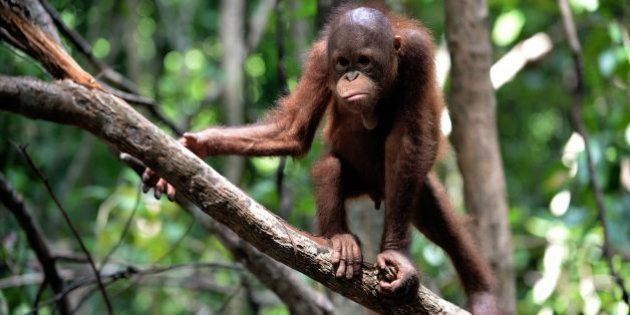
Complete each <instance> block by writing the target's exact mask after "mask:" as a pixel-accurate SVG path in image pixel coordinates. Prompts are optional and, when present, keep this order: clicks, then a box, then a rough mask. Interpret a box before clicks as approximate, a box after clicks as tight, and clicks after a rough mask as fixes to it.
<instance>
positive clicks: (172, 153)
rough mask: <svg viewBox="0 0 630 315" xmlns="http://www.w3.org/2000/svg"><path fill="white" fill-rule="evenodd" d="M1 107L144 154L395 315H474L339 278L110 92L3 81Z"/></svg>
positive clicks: (302, 241)
mask: <svg viewBox="0 0 630 315" xmlns="http://www.w3.org/2000/svg"><path fill="white" fill-rule="evenodd" d="M33 95H37V97H33ZM0 110H5V111H10V112H14V113H18V114H22V115H25V116H27V117H31V118H34V119H45V120H50V121H54V122H57V123H63V124H69V125H74V126H77V127H80V128H82V129H85V130H87V131H89V132H91V133H92V134H94V135H96V136H97V137H99V138H100V139H102V140H103V141H107V142H109V143H111V144H112V145H114V146H115V147H116V148H118V149H119V150H120V151H123V152H128V153H129V154H131V155H132V156H136V157H139V158H140V159H141V160H142V161H143V162H144V163H145V164H146V165H147V166H149V167H150V168H152V169H154V170H156V171H157V172H158V174H159V175H160V176H162V177H163V178H165V179H166V180H168V181H169V182H170V183H172V184H173V185H174V186H175V188H176V189H177V191H178V192H180V193H181V194H182V195H183V196H184V197H185V198H187V199H188V200H190V201H191V202H193V203H194V204H195V205H196V206H198V207H199V208H200V209H201V210H202V211H203V212H205V213H206V214H208V215H210V216H211V217H213V218H214V219H216V220H217V221H219V222H221V223H223V224H224V225H226V226H227V227H228V228H230V229H231V230H232V231H234V232H235V233H236V234H238V235H239V236H240V237H241V238H242V239H243V240H245V241H247V242H248V243H250V244H252V245H253V246H255V247H256V248H257V249H258V250H260V251H262V252H263V253H265V254H267V255H269V256H271V257H272V258H274V259H276V260H278V261H280V262H282V263H284V264H285V265H287V266H289V267H291V268H293V269H296V270H298V271H300V272H302V273H304V274H306V275H307V276H309V277H311V278H313V279H315V280H316V281H318V282H320V283H322V284H324V285H325V286H327V287H329V288H330V289H332V290H334V291H336V292H338V293H340V294H343V295H345V296H346V297H348V298H350V299H352V300H354V301H356V302H358V303H360V304H362V305H364V306H366V307H368V308H370V309H373V310H375V311H377V312H388V313H389V312H393V313H418V314H440V313H446V314H465V313H466V312H465V311H463V310H461V309H459V308H458V307H457V306H455V305H453V304H451V303H449V302H447V301H445V300H442V299H440V298H439V297H437V296H436V295H435V294H433V293H432V292H431V291H429V290H428V289H426V288H424V287H421V288H420V289H419V291H418V296H417V298H415V299H413V300H412V301H411V302H410V303H409V304H406V305H399V306H391V305H385V304H383V303H382V302H381V299H380V298H379V296H378V293H377V290H376V288H377V287H378V279H377V278H378V270H377V268H376V267H375V266H374V265H372V264H369V263H366V264H365V268H364V271H363V274H362V277H361V278H359V279H352V280H347V279H337V278H335V276H334V273H333V265H332V262H331V252H332V250H331V248H330V247H328V246H327V244H326V242H325V241H324V240H323V239H319V238H316V237H314V236H312V235H309V234H308V233H305V232H303V231H300V230H298V229H296V228H294V227H292V226H291V225H289V224H288V223H286V222H285V221H284V220H282V219H280V218H278V217H277V216H275V215H274V214H273V213H271V212H269V211H268V210H266V209H265V208H264V207H263V206H261V205H260V204H258V203H256V202H255V201H254V200H252V199H251V198H250V197H248V196H247V195H246V194H245V193H243V192H242V191H241V190H240V189H238V188H237V187H235V186H234V185H233V184H231V183H230V182H228V181H227V180H226V179H225V178H223V177H222V176H221V175H219V174H218V173H217V172H216V171H214V170H213V169H212V168H210V167H209V166H208V165H207V164H205V163H204V162H203V161H202V160H201V159H199V158H198V157H197V156H195V155H194V154H192V153H191V152H190V151H188V150H186V149H185V148H184V147H183V146H182V145H181V144H179V142H177V141H175V140H174V139H172V138H170V137H168V136H167V135H166V134H165V133H164V132H162V131H161V130H160V129H159V128H157V127H156V126H155V125H153V124H152V123H150V122H149V121H148V120H147V119H146V118H144V117H143V116H142V115H140V114H139V113H137V112H136V111H134V110H133V109H132V108H131V107H130V106H129V105H128V104H126V103H124V102H123V101H122V100H120V99H118V98H116V97H114V96H112V95H110V94H108V93H106V92H104V91H101V90H98V89H92V90H90V89H88V88H86V87H84V86H80V85H77V84H76V83H74V82H72V81H69V80H64V81H61V82H57V83H44V82H42V81H39V80H34V79H28V78H12V77H6V76H0ZM292 244H295V246H293V245H292Z"/></svg>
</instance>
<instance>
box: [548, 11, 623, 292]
mask: <svg viewBox="0 0 630 315" xmlns="http://www.w3.org/2000/svg"><path fill="white" fill-rule="evenodd" d="M558 6H559V7H560V14H561V16H562V26H563V28H564V32H565V35H566V38H567V41H568V42H569V47H570V49H571V56H572V57H573V67H574V71H575V86H574V87H573V93H572V95H571V96H572V98H573V104H572V105H571V109H570V119H571V124H572V126H573V129H575V131H576V132H577V133H578V134H580V136H582V139H584V153H585V155H586V166H587V171H588V182H589V185H590V186H591V189H592V191H593V197H595V204H596V208H597V219H598V220H599V221H600V223H601V225H602V230H603V234H604V244H603V252H604V258H605V260H606V262H607V264H608V269H609V272H610V275H611V276H612V278H613V279H614V281H615V283H616V284H617V286H619V289H621V294H622V298H623V301H624V302H625V303H626V304H630V302H629V301H628V291H627V290H626V287H625V284H624V281H623V279H622V278H621V277H620V276H619V274H617V272H616V271H615V266H614V264H613V255H614V253H613V250H612V247H611V245H610V230H609V228H608V220H607V219H606V206H605V203H604V193H603V191H602V187H601V184H600V183H599V180H598V179H597V173H596V171H595V163H594V162H593V155H592V153H591V149H590V136H589V134H588V131H587V130H586V127H585V126H584V122H583V121H582V99H583V97H584V92H585V91H584V67H583V64H582V48H581V45H580V40H579V38H578V35H577V31H576V29H575V22H574V21H573V16H572V15H571V9H570V8H569V4H568V2H567V0H558Z"/></svg>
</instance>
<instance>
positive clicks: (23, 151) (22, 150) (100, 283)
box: [17, 146, 113, 315]
mask: <svg viewBox="0 0 630 315" xmlns="http://www.w3.org/2000/svg"><path fill="white" fill-rule="evenodd" d="M17 148H18V150H19V151H20V153H21V154H22V156H24V158H25V159H26V162H27V163H28V165H29V166H30V167H31V169H33V171H34V172H35V174H36V175H37V176H38V177H39V179H40V180H41V181H42V183H43V184H44V186H45V187H46V190H47V191H48V193H49V194H50V197H51V198H52V199H53V201H54V202H55V204H56V205H57V208H58V209H59V211H60V212H61V214H62V215H63V218H64V220H65V221H66V224H68V227H70V230H71V231H72V234H73V236H74V238H75V239H76V240H77V242H78V243H79V246H80V247H81V250H82V251H83V253H84V254H85V257H86V258H87V260H88V262H89V264H90V268H92V271H93V272H94V275H95V276H96V282H97V284H98V286H99V288H100V290H101V294H102V295H103V300H104V301H105V305H106V306H107V313H108V314H110V315H111V314H113V309H112V304H111V302H110V301H109V298H108V297H107V291H106V290H105V286H104V285H103V281H102V280H101V277H100V274H99V271H98V268H96V265H95V264H94V259H93V258H92V255H91V254H90V251H89V250H88V249H87V247H86V246H85V244H84V243H83V239H81V236H80V235H79V232H78V230H77V229H76V228H75V226H74V224H73V223H72V220H71V219H70V216H69V215H68V212H67V211H66V210H65V208H64V207H63V205H61V202H60V201H59V199H58V198H57V195H56V194H55V192H54V191H53V189H52V187H51V186H50V183H49V182H48V178H47V177H46V176H45V175H44V173H42V172H41V171H40V170H39V169H38V168H37V166H35V163H34V162H33V160H32V159H31V157H30V155H29V154H28V152H27V151H26V146H17Z"/></svg>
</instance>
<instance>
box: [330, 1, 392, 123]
mask: <svg viewBox="0 0 630 315" xmlns="http://www.w3.org/2000/svg"><path fill="white" fill-rule="evenodd" d="M399 48H400V37H395V36H394V34H393V33H392V28H391V26H390V24H389V21H388V20H387V18H386V17H385V16H384V15H383V14H382V13H380V12H378V11H376V10H374V9H368V8H358V9H355V10H352V11H349V12H347V13H346V14H344V15H343V16H341V17H340V19H339V20H338V23H337V24H335V25H334V26H333V29H332V31H331V35H330V38H329V40H328V47H327V53H328V63H329V69H331V72H332V74H331V78H333V79H334V81H335V82H334V84H333V85H334V91H335V94H336V96H337V98H338V99H339V101H340V103H341V104H343V105H345V107H346V108H347V109H348V110H349V111H351V112H354V113H357V114H360V115H361V119H362V122H363V125H364V127H365V128H367V129H374V128H375V127H376V125H377V124H378V117H377V115H376V105H377V104H378V101H379V100H380V98H381V96H382V95H384V94H386V93H388V92H389V89H390V87H391V84H392V81H393V80H394V78H395V77H396V71H397V62H398V60H397V57H396V53H397V50H398V49H399Z"/></svg>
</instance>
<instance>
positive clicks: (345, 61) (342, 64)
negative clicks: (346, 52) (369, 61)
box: [337, 57, 350, 67]
mask: <svg viewBox="0 0 630 315" xmlns="http://www.w3.org/2000/svg"><path fill="white" fill-rule="evenodd" d="M349 64H350V61H348V59H346V58H344V57H339V58H338V59H337V65H338V66H340V67H347V66H348V65H349Z"/></svg>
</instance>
